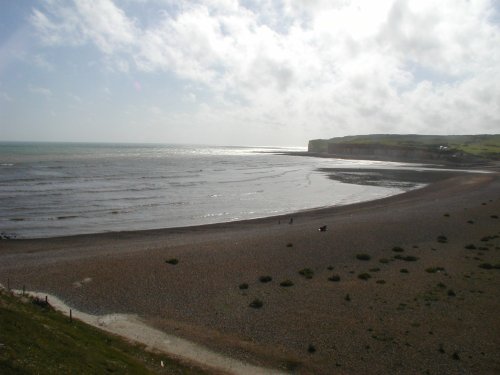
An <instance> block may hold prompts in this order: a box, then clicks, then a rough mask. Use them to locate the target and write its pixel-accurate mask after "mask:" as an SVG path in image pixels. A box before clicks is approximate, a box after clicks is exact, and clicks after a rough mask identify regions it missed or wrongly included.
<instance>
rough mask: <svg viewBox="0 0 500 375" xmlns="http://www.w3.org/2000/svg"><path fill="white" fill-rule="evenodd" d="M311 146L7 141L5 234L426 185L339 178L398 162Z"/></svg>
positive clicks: (245, 210) (79, 230)
mask: <svg viewBox="0 0 500 375" xmlns="http://www.w3.org/2000/svg"><path fill="white" fill-rule="evenodd" d="M291 151H305V149H301V148H276V147H218V146H199V145H169V144H165V145H163V144H90V143H19V142H2V143H0V233H1V234H2V236H3V237H4V238H6V237H9V238H40V237H56V236H65V235H75V234H84V233H99V232H111V231H126V230H142V229H157V228H172V227H184V226H193V225H200V224H210V223H219V222H229V221H235V220H242V219H251V218H259V217H268V216H275V215H282V214H289V213H292V212H296V211H300V210H306V209H311V208H318V207H326V206H336V205H345V204H349V203H354V202H361V201H368V200H374V199H378V198H382V197H387V196H390V195H394V194H398V193H401V192H403V191H405V190H408V189H413V188H417V187H419V186H420V185H419V184H411V185H405V184H399V185H398V184H389V185H385V186H375V185H366V184H356V183H345V182H342V181H336V180H333V179H331V178H329V176H328V175H327V173H325V172H324V170H325V169H329V168H349V169H353V168H398V167H401V165H400V164H398V163H389V162H376V161H360V160H340V159H326V158H314V157H306V156H297V155H290V154H287V153H288V152H291Z"/></svg>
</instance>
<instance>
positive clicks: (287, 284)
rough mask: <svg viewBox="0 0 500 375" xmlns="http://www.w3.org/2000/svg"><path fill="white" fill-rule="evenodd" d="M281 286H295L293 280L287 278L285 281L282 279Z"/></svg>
mask: <svg viewBox="0 0 500 375" xmlns="http://www.w3.org/2000/svg"><path fill="white" fill-rule="evenodd" d="M280 286H283V287H285V288H286V287H289V286H293V281H292V280H285V281H282V282H281V283H280Z"/></svg>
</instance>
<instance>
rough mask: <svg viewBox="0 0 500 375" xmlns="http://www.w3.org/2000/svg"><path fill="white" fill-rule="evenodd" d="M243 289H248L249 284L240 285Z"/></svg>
mask: <svg viewBox="0 0 500 375" xmlns="http://www.w3.org/2000/svg"><path fill="white" fill-rule="evenodd" d="M238 288H240V289H241V290H244V289H248V284H247V283H242V284H240V285H239V286H238Z"/></svg>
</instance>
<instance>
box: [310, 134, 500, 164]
mask: <svg viewBox="0 0 500 375" xmlns="http://www.w3.org/2000/svg"><path fill="white" fill-rule="evenodd" d="M312 142H315V145H316V146H318V147H321V146H320V145H321V144H327V143H357V144H360V143H362V144H379V145H387V146H403V147H413V148H435V147H436V146H440V145H442V146H448V147H449V148H450V149H454V150H458V151H462V152H465V153H467V154H470V155H474V156H479V157H484V158H493V159H499V158H500V134H494V135H449V136H438V135H416V134H406V135H399V134H371V135H358V136H347V137H339V138H331V139H329V140H314V141H312ZM323 147H325V146H323Z"/></svg>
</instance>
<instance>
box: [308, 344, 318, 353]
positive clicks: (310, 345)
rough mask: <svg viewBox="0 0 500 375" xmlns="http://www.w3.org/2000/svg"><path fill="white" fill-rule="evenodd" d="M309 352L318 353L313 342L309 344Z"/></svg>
mask: <svg viewBox="0 0 500 375" xmlns="http://www.w3.org/2000/svg"><path fill="white" fill-rule="evenodd" d="M307 352H308V353H311V354H313V353H316V347H315V346H314V345H312V344H309V346H308V347H307Z"/></svg>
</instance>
